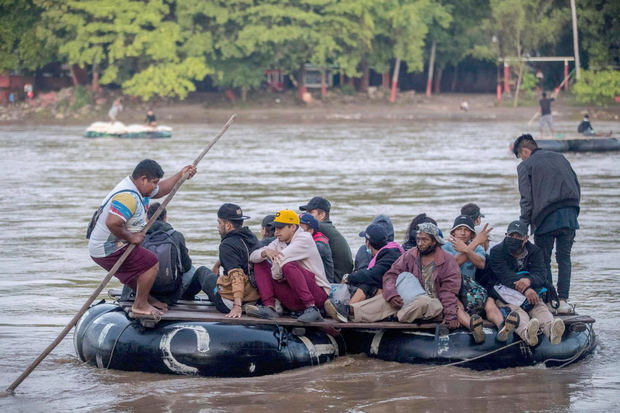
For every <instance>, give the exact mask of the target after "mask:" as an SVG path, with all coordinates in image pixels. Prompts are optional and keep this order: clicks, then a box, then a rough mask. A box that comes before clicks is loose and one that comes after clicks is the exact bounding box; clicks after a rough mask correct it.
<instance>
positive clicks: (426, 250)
mask: <svg viewBox="0 0 620 413" xmlns="http://www.w3.org/2000/svg"><path fill="white" fill-rule="evenodd" d="M435 248H437V243H434V244H433V245H431V246H430V247H428V248H427V249H425V250H420V247H418V250H419V251H420V255H428V254H430V253H432V252H433V251H435Z"/></svg>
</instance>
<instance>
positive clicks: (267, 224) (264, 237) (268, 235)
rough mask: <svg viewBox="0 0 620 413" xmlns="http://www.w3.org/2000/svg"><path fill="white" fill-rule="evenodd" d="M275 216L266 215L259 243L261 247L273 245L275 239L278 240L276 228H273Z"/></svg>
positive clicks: (262, 222)
mask: <svg viewBox="0 0 620 413" xmlns="http://www.w3.org/2000/svg"><path fill="white" fill-rule="evenodd" d="M275 217H276V216H275V215H272V214H270V215H265V217H264V218H263V220H262V221H261V224H260V236H261V239H260V241H258V246H259V247H265V246H267V245H269V243H271V241H273V240H274V239H276V234H275V231H276V228H275V227H274V226H273V219H274V218H275Z"/></svg>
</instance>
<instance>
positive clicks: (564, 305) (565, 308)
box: [557, 300, 575, 314]
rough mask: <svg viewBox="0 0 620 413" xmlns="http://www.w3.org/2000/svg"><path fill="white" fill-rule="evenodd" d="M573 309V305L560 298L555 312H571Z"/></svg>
mask: <svg viewBox="0 0 620 413" xmlns="http://www.w3.org/2000/svg"><path fill="white" fill-rule="evenodd" d="M574 312H575V310H574V309H573V306H572V305H570V304H569V303H567V302H566V300H560V305H559V306H558V309H557V313H558V314H573V313H574Z"/></svg>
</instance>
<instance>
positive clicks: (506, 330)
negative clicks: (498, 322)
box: [496, 311, 521, 343]
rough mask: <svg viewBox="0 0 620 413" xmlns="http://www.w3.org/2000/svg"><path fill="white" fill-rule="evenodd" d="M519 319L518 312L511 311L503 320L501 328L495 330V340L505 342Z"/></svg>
mask: <svg viewBox="0 0 620 413" xmlns="http://www.w3.org/2000/svg"><path fill="white" fill-rule="evenodd" d="M520 321H521V319H520V317H519V313H517V312H516V311H511V312H510V314H508V316H507V317H506V320H504V324H503V325H502V328H501V329H500V330H499V331H498V332H497V336H496V338H497V341H501V342H502V343H503V342H506V341H507V340H508V337H509V336H510V333H512V331H513V330H514V329H515V328H517V326H518V325H519V322H520Z"/></svg>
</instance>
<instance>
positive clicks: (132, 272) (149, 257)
mask: <svg viewBox="0 0 620 413" xmlns="http://www.w3.org/2000/svg"><path fill="white" fill-rule="evenodd" d="M127 247H128V246H125V247H123V248H121V249H120V250H118V251H116V252H113V253H112V254H110V255H108V256H107V257H91V258H92V259H93V261H95V262H96V263H97V264H99V265H100V266H102V267H103V268H104V269H106V270H108V271H110V270H111V269H112V267H114V264H116V261H118V259H119V258H120V257H121V255H123V253H124V252H125V250H126V249H127ZM158 262H159V261H158V259H157V255H155V253H154V252H153V251H150V250H147V249H146V248H143V247H135V248H134V249H133V251H131V253H130V254H129V256H128V257H127V259H125V262H123V264H122V265H121V266H120V267H119V269H118V271H116V274H114V276H115V277H116V278H118V279H119V280H120V281H121V282H122V283H123V284H133V282H134V281H136V280H137V279H138V277H139V276H140V275H142V274H143V273H145V272H146V271H147V270H149V269H151V268H152V267H153V266H154V265H155V264H157V263H158Z"/></svg>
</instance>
